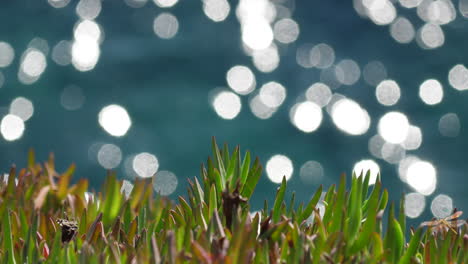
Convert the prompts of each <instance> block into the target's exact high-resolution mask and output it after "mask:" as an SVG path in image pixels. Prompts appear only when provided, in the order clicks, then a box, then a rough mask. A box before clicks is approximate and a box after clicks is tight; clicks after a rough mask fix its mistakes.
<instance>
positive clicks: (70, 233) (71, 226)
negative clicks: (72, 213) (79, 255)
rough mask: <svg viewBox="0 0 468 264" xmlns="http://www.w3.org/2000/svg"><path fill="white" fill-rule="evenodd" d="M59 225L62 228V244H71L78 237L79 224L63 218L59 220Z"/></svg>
mask: <svg viewBox="0 0 468 264" xmlns="http://www.w3.org/2000/svg"><path fill="white" fill-rule="evenodd" d="M57 223H58V224H59V225H60V226H61V227H62V242H63V243H67V242H70V241H71V240H72V239H73V238H74V237H75V235H76V231H77V230H78V223H77V222H76V221H70V220H68V219H62V218H59V219H57Z"/></svg>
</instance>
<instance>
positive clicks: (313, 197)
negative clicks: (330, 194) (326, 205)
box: [298, 185, 323, 224]
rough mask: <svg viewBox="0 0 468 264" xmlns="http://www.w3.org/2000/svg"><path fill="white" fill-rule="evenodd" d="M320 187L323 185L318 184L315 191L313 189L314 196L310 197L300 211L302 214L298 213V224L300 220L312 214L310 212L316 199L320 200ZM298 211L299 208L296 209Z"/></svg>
mask: <svg viewBox="0 0 468 264" xmlns="http://www.w3.org/2000/svg"><path fill="white" fill-rule="evenodd" d="M322 189H323V186H322V185H320V186H319V188H318V189H317V191H315V194H314V196H312V199H310V201H309V203H308V204H307V206H306V208H305V209H304V211H303V212H302V214H300V216H299V218H298V223H299V224H302V222H303V221H304V220H306V219H307V218H309V217H310V215H311V214H312V212H313V211H314V208H315V206H316V205H317V203H318V201H319V200H320V196H322ZM300 208H302V207H300ZM298 212H300V210H298Z"/></svg>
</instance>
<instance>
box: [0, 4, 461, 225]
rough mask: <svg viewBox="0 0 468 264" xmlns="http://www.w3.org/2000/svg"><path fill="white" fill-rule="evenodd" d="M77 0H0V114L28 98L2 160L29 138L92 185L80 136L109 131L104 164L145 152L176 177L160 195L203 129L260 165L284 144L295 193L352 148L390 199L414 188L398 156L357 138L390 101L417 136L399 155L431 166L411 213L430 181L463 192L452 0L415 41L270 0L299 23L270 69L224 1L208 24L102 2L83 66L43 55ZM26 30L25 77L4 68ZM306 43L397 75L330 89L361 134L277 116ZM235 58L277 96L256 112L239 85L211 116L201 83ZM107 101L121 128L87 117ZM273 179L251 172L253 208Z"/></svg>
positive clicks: (65, 33) (198, 12)
mask: <svg viewBox="0 0 468 264" xmlns="http://www.w3.org/2000/svg"><path fill="white" fill-rule="evenodd" d="M77 2H78V1H71V3H69V4H68V5H67V6H65V7H64V8H59V9H56V8H53V7H51V5H49V4H48V3H47V1H32V0H19V1H18V0H17V1H13V0H6V1H2V3H0V33H1V34H0V41H4V42H7V43H9V44H10V45H11V46H12V47H13V49H14V51H15V58H14V60H13V62H12V64H11V65H9V66H7V67H5V68H2V69H0V71H1V73H2V74H3V76H4V79H5V81H4V84H3V86H2V87H1V88H0V94H1V96H0V98H1V99H0V107H1V108H0V116H1V117H3V116H5V115H6V114H8V112H9V106H10V103H11V102H12V101H13V100H14V99H15V98H17V97H19V96H22V97H25V98H27V99H29V100H30V101H31V102H32V103H33V105H34V114H33V116H32V117H31V119H29V120H27V121H26V122H25V130H24V134H23V135H22V137H21V138H19V139H18V140H15V141H7V140H5V139H4V138H1V137H0V138H1V139H0V148H1V152H0V153H1V154H0V164H1V170H2V171H6V170H7V168H8V166H9V165H10V164H12V163H16V164H18V165H19V166H23V165H24V164H25V160H26V154H27V150H28V149H29V148H30V147H32V148H34V149H35V150H36V152H37V154H38V157H39V158H40V159H46V157H47V153H48V152H50V151H52V152H54V153H55V155H56V157H57V162H58V167H59V168H61V169H65V168H66V166H67V165H68V164H70V163H71V162H75V163H76V164H77V165H78V170H77V173H76V176H77V178H78V177H86V178H88V179H90V181H91V186H92V187H93V188H95V189H99V188H100V185H101V184H102V182H103V179H104V177H105V169H104V168H103V167H102V166H101V165H100V164H99V163H98V161H97V159H96V155H97V154H96V153H95V152H93V148H92V147H91V146H92V145H93V144H95V143H98V144H114V145H116V146H118V147H119V148H120V149H121V153H122V161H121V162H120V163H119V165H118V166H117V167H116V168H115V170H116V171H117V172H118V173H119V175H120V176H121V177H122V178H125V177H128V175H127V174H128V173H127V171H126V170H125V166H124V163H125V160H126V158H128V157H130V158H131V157H132V156H131V155H134V154H137V153H141V152H149V153H152V154H154V155H155V156H156V157H157V159H158V162H159V170H169V171H171V172H173V173H174V174H175V175H176V176H177V179H178V182H179V184H178V186H177V189H176V191H175V192H174V193H173V194H172V195H171V197H173V198H175V197H176V196H177V195H182V194H185V190H186V187H187V184H186V178H187V177H193V176H195V175H198V173H199V166H200V163H202V162H204V161H205V160H206V158H207V156H208V155H209V154H210V149H211V147H210V140H211V137H212V136H216V138H217V140H218V142H219V143H224V142H228V143H229V144H230V146H232V147H234V146H235V145H238V144H239V145H240V146H241V149H243V150H247V149H249V150H251V151H252V153H253V155H255V156H258V157H259V158H260V160H261V162H262V164H264V165H265V164H266V163H267V161H268V159H269V158H270V157H271V156H273V155H275V154H282V155H285V156H287V157H288V158H289V159H290V160H291V161H292V164H293V167H294V172H293V174H292V177H291V179H290V180H289V186H290V190H294V191H296V194H297V200H300V201H301V200H308V199H309V197H310V196H311V195H312V194H313V192H314V191H315V189H316V188H317V187H318V185H319V184H324V185H325V186H329V185H330V184H333V183H337V182H338V179H339V175H340V174H341V173H347V174H348V175H349V174H350V173H351V171H352V170H353V166H354V164H355V163H356V162H358V161H360V160H362V159H373V160H375V161H376V162H377V163H378V165H379V166H380V171H381V173H382V180H383V182H384V185H385V186H386V187H387V188H388V189H389V191H390V198H391V199H398V198H399V197H400V195H401V193H402V192H406V193H409V192H414V189H413V188H412V187H411V186H410V185H408V184H407V183H404V182H402V180H401V179H400V178H399V176H398V164H396V165H395V164H390V163H389V162H387V161H385V160H383V159H379V158H377V157H374V156H372V154H371V153H370V152H369V148H368V144H369V139H370V138H371V137H372V136H374V135H376V134H377V132H378V131H377V124H378V121H379V119H380V118H381V117H382V116H383V115H384V114H385V113H387V112H390V111H399V112H402V113H404V114H405V115H406V116H407V117H408V119H409V121H410V123H411V124H412V125H416V126H418V127H419V128H420V129H421V132H422V144H421V146H420V147H419V148H418V149H416V150H408V151H406V155H416V156H418V157H419V158H420V159H421V160H425V161H428V162H430V163H431V164H432V165H433V166H434V167H435V168H436V172H437V184H436V188H435V190H434V191H433V192H432V193H431V194H428V195H427V196H424V197H425V198H424V199H425V204H426V205H425V209H424V212H423V216H424V217H429V218H430V217H431V216H432V214H431V209H430V207H431V202H432V201H433V199H434V198H435V197H436V196H437V195H439V194H445V195H448V196H449V197H450V198H451V199H453V206H454V207H457V208H460V209H461V210H463V209H462V208H464V206H465V205H467V204H468V197H467V195H466V191H465V185H466V183H468V180H467V176H466V173H465V171H466V170H467V169H468V165H467V164H468V163H467V162H466V159H467V158H466V149H467V147H468V140H467V138H466V137H465V136H466V128H465V120H466V118H467V116H468V110H467V108H466V106H465V105H466V100H468V94H466V93H467V92H466V91H458V90H456V89H454V88H453V87H452V86H451V85H450V84H449V81H448V75H449V71H450V69H452V67H453V66H455V65H456V64H464V63H466V62H467V60H468V53H467V52H465V50H466V44H467V43H468V42H467V41H468V38H467V35H466V29H467V28H468V23H467V21H466V20H465V19H464V18H463V16H462V15H461V14H460V12H458V2H454V7H455V9H456V12H457V13H456V15H457V18H456V19H455V20H454V21H453V22H451V23H449V24H447V25H442V26H441V28H442V30H443V33H444V36H445V41H444V44H443V45H442V46H441V47H439V48H436V49H430V50H427V49H423V48H421V46H420V45H418V44H417V41H415V40H413V41H412V42H411V43H409V44H400V43H397V42H396V41H395V40H394V39H393V38H392V37H391V35H390V31H389V26H388V25H384V26H378V25H375V24H374V23H373V22H372V21H371V20H369V19H365V18H362V17H360V16H359V15H358V14H357V12H356V11H355V9H354V8H353V5H352V1H331V0H329V1H296V2H294V1H287V0H285V1H277V5H279V4H281V3H283V4H282V5H283V6H285V7H287V8H288V9H289V10H290V11H291V13H292V16H291V17H292V18H293V19H294V20H295V21H296V22H297V23H298V25H299V28H300V34H299V37H298V39H297V40H296V41H295V42H292V43H290V44H282V43H278V42H277V41H276V42H275V43H276V44H277V47H278V52H279V55H280V61H279V66H278V67H277V68H276V69H275V70H274V71H272V72H270V73H264V72H261V71H260V70H258V69H257V68H256V66H255V65H254V64H253V62H252V58H251V57H250V56H248V55H246V53H245V52H244V50H243V48H242V39H241V28H240V25H239V21H238V19H237V18H236V15H235V8H236V6H237V4H238V1H230V2H229V3H230V7H231V11H230V13H229V15H228V17H227V18H226V20H224V21H223V22H220V23H214V22H213V21H212V20H210V19H208V18H207V16H206V15H205V14H204V12H203V9H202V2H201V1H188V0H180V1H179V2H178V3H177V4H175V5H174V6H173V7H171V8H167V9H163V8H160V7H158V6H156V5H155V4H154V3H153V2H151V1H149V2H147V3H146V5H144V6H143V7H141V8H132V7H130V6H128V5H127V4H125V2H124V1H117V0H108V1H103V2H102V10H101V12H100V13H99V15H98V16H97V17H96V18H95V21H96V23H98V24H99V25H100V26H101V29H102V31H103V32H104V34H103V41H102V43H101V44H99V47H100V56H99V59H98V61H97V64H96V65H95V67H94V68H93V69H92V70H90V71H85V72H82V71H79V70H77V69H76V67H74V66H73V65H66V66H61V65H59V64H57V63H56V62H55V61H54V59H53V57H52V53H53V48H54V47H55V45H56V44H57V43H58V42H59V41H61V40H68V41H71V42H73V38H74V36H73V32H74V25H75V24H76V23H77V22H78V21H79V20H80V18H79V17H78V15H77V14H76V11H75V10H76V6H77ZM394 5H395V7H396V10H397V14H398V15H399V16H405V17H407V18H408V19H409V20H410V21H411V22H412V23H413V25H414V27H415V28H416V30H417V29H419V28H420V27H421V26H423V25H424V23H425V22H424V21H423V20H421V18H419V17H418V16H417V15H416V11H415V10H414V9H411V10H409V9H405V8H403V7H401V6H400V5H399V4H398V3H395V4H394ZM162 12H170V13H171V14H173V15H174V16H175V17H176V18H177V19H178V23H179V29H178V31H177V34H176V35H175V36H174V37H173V38H171V39H162V38H160V37H158V36H157V35H155V32H154V31H153V21H154V19H155V17H156V16H158V15H159V14H161V13H162ZM38 37H39V38H42V39H43V40H45V41H46V43H47V44H48V46H49V52H48V53H46V52H45V51H44V54H45V55H46V61H47V67H46V68H45V70H44V72H43V73H42V74H41V75H40V78H39V79H38V80H37V81H35V82H33V83H32V84H25V83H24V82H22V81H21V80H20V79H19V78H18V70H19V68H20V65H21V63H22V58H21V57H22V54H23V53H24V52H25V51H26V50H27V48H28V43H30V41H31V40H33V39H34V38H38ZM308 43H310V44H313V45H315V44H318V43H327V44H328V45H330V46H331V47H332V48H333V49H334V52H335V56H336V59H335V63H336V62H339V61H340V60H342V59H352V60H354V61H355V62H356V63H357V64H358V65H359V67H360V69H361V72H362V71H363V69H364V67H365V65H366V64H367V63H368V62H370V61H375V60H378V61H380V62H382V63H383V64H384V65H385V68H386V71H387V78H389V79H393V80H395V81H397V82H398V84H399V86H400V88H401V98H400V100H399V101H398V103H397V104H395V105H393V106H384V105H382V104H380V103H379V102H378V101H377V99H376V96H375V85H369V84H368V83H366V82H365V81H364V78H363V77H362V76H360V78H359V80H358V81H357V82H356V83H355V84H353V85H348V86H347V85H342V86H340V87H338V88H336V89H334V90H333V93H339V94H342V95H345V96H346V97H348V98H350V99H352V100H354V101H355V102H357V103H359V104H360V105H361V106H362V107H363V108H365V109H366V110H367V112H368V113H369V116H370V119H371V123H370V127H369V129H368V130H367V131H366V133H364V134H363V135H358V136H350V135H348V134H346V133H344V132H342V131H341V130H339V129H337V127H336V126H335V124H334V122H333V121H332V118H331V116H330V115H329V114H328V113H327V112H326V111H323V120H322V122H321V125H320V127H319V128H318V129H317V130H315V131H314V132H312V133H304V132H302V131H300V130H299V129H297V128H296V127H295V126H294V125H293V124H292V123H291V121H290V117H289V111H290V109H291V107H292V106H293V105H294V104H295V103H297V102H298V101H301V100H303V99H304V92H305V90H306V89H307V88H308V87H309V86H310V85H311V84H313V83H315V82H319V81H320V76H321V70H320V69H317V68H303V67H301V66H300V65H299V64H298V62H297V61H296V52H297V50H298V48H299V47H301V46H302V45H304V44H308ZM0 55H1V54H0ZM235 65H245V66H247V67H249V68H250V69H251V70H252V71H253V73H254V74H255V78H256V84H257V85H256V91H258V90H259V88H260V87H261V86H262V85H263V84H264V83H267V82H269V81H277V82H279V83H281V84H282V85H283V86H284V87H286V91H287V97H286V100H285V101H284V103H283V104H282V105H281V106H280V107H279V108H278V110H277V111H276V112H275V113H274V114H273V116H272V117H271V118H268V119H266V120H262V119H259V118H257V117H256V116H255V115H254V114H253V113H252V112H251V110H250V109H249V98H251V97H252V95H250V96H249V95H248V96H241V103H242V109H241V111H240V113H239V114H238V115H237V116H236V117H235V118H234V119H233V120H225V119H222V118H221V117H220V116H219V115H217V113H216V111H215V110H214V109H213V107H212V105H211V104H212V102H211V101H210V100H211V99H210V94H212V91H213V90H214V89H215V88H217V87H228V86H227V82H226V72H227V71H228V70H229V69H230V68H231V67H233V66H235ZM432 78H433V79H437V80H438V81H439V82H440V83H441V84H442V86H443V95H444V96H443V99H442V101H441V103H439V104H436V105H433V106H430V105H427V104H425V103H423V101H422V100H421V99H420V97H419V86H420V84H421V83H422V82H424V81H425V80H427V79H432ZM332 84H333V83H330V85H332ZM69 85H76V86H78V87H80V88H81V89H82V93H83V95H84V97H85V101H84V103H83V105H82V106H81V108H79V109H77V110H74V111H68V110H66V109H64V107H63V105H62V104H61V101H60V98H61V95H62V93H63V90H64V88H65V87H67V86H69ZM225 89H229V88H225ZM254 94H255V92H254ZM110 104H118V105H121V106H122V107H124V108H125V109H126V110H127V112H128V114H129V116H130V118H131V121H132V125H131V127H130V129H129V130H128V132H127V133H126V134H125V135H124V136H122V137H113V136H111V135H110V134H108V133H107V132H106V131H105V130H104V129H103V128H102V127H101V126H100V125H99V122H98V113H99V111H101V109H102V108H103V107H105V106H107V105H110ZM447 113H455V114H457V115H458V117H459V120H460V123H461V128H460V131H459V133H458V134H457V136H456V137H444V136H443V135H442V134H441V132H440V131H439V129H438V124H439V120H440V118H441V117H442V116H443V115H445V114H447ZM97 146H99V145H97ZM308 160H314V161H317V162H319V163H320V164H321V166H322V167H323V171H324V176H323V178H321V179H320V180H318V181H315V182H313V183H307V182H304V181H303V180H301V177H300V176H299V172H300V168H301V166H302V164H304V163H305V162H306V161H308ZM276 187H277V184H275V183H273V182H271V181H270V180H269V179H268V178H267V176H266V175H265V174H264V175H263V177H262V179H261V182H260V184H259V186H258V189H257V192H256V193H255V195H254V198H255V200H254V202H253V205H254V207H255V209H258V208H260V207H261V205H262V203H263V200H264V199H268V200H269V201H272V199H273V196H274V193H275V189H276Z"/></svg>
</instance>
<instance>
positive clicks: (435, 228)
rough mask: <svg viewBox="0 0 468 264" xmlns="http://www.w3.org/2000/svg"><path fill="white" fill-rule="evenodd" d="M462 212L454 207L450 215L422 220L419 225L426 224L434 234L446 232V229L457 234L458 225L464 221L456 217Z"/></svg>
mask: <svg viewBox="0 0 468 264" xmlns="http://www.w3.org/2000/svg"><path fill="white" fill-rule="evenodd" d="M462 214H463V212H462V211H457V209H456V208H455V209H454V210H453V214H452V215H449V216H447V217H445V218H441V219H435V220H431V221H425V222H422V223H421V226H428V227H429V228H431V230H432V232H433V233H434V234H437V233H442V232H448V230H451V231H452V232H454V233H455V234H457V230H458V227H460V226H462V225H464V224H465V223H466V221H465V220H460V219H458V218H459V217H460V216H461V215H462Z"/></svg>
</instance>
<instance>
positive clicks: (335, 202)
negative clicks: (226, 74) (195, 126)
mask: <svg viewBox="0 0 468 264" xmlns="http://www.w3.org/2000/svg"><path fill="white" fill-rule="evenodd" d="M212 148H213V156H212V157H210V158H208V161H207V163H206V166H205V165H202V166H201V170H200V176H199V177H195V178H193V179H191V180H189V187H188V190H187V195H186V196H184V197H182V196H180V197H179V198H178V199H177V201H171V200H169V199H167V198H165V197H161V196H160V195H158V194H157V193H153V188H152V187H153V185H152V179H151V178H150V179H135V182H134V185H133V189H132V191H131V193H130V195H128V196H126V195H125V194H123V193H122V192H121V186H122V181H119V180H118V179H117V176H116V175H115V174H114V173H112V172H109V174H108V176H107V180H106V182H105V184H104V187H103V189H102V192H99V193H94V194H93V195H92V196H93V197H94V198H93V199H90V198H89V197H88V196H89V195H88V193H87V189H88V182H87V180H85V179H80V180H79V181H78V182H77V183H76V184H73V185H71V186H70V183H71V177H72V175H73V173H74V169H75V167H74V165H72V166H70V168H69V169H68V170H67V171H66V172H64V173H62V174H60V173H57V172H56V171H55V165H54V157H53V156H52V155H51V156H50V158H49V160H48V161H47V162H45V163H43V164H39V163H36V161H35V157H34V153H33V152H32V151H31V152H30V153H29V158H28V166H27V168H24V169H21V170H17V169H16V168H15V167H12V168H11V169H10V173H9V174H8V177H6V179H7V180H6V181H0V215H1V216H2V221H1V224H0V245H2V246H1V247H0V262H1V263H9V264H11V263H399V264H405V263H435V264H444V263H468V234H467V230H468V225H467V224H466V222H465V223H464V224H463V225H462V226H459V227H456V228H438V229H437V232H433V231H434V230H435V229H434V228H433V227H432V228H430V231H427V230H426V228H424V227H422V226H420V227H418V228H417V229H413V228H409V235H408V238H409V240H408V241H406V237H407V236H406V234H405V233H406V230H407V229H408V228H407V227H406V218H405V214H404V206H403V205H404V202H403V200H401V201H400V203H399V208H398V212H396V210H397V209H396V208H395V207H396V206H395V205H394V203H391V204H390V207H389V209H388V210H387V203H388V192H387V190H385V189H382V184H381V182H380V177H379V178H378V179H377V182H376V183H375V184H373V185H370V184H369V179H370V174H369V172H368V173H366V174H365V175H358V176H356V175H352V176H351V177H350V178H347V177H346V176H345V175H342V177H341V179H340V182H339V184H338V185H332V186H330V187H329V188H328V189H327V190H326V191H325V192H324V191H323V188H322V186H320V187H319V188H318V190H317V191H316V192H315V193H314V194H313V195H312V196H311V197H312V198H311V199H310V201H308V202H306V203H300V204H299V205H296V202H295V196H294V193H293V194H292V196H291V197H290V198H288V199H286V188H287V182H286V179H285V178H283V181H282V182H281V184H280V186H279V187H278V189H277V191H276V196H275V200H274V203H273V205H272V206H271V207H270V206H269V205H268V203H267V202H265V204H264V208H263V209H262V210H260V211H259V212H257V213H251V209H250V205H249V200H250V198H251V196H252V194H253V192H254V190H255V186H256V184H257V183H258V181H259V179H260V176H261V173H262V166H261V165H260V162H259V160H258V159H255V160H254V161H253V162H252V160H251V155H250V153H249V152H246V153H245V154H244V155H242V153H241V150H240V148H239V147H236V148H235V149H234V150H233V151H232V152H230V151H229V149H228V146H227V145H226V144H225V145H224V146H223V147H222V148H221V149H220V148H219V147H218V145H217V144H216V142H215V140H214V138H213V144H212ZM348 181H350V183H349V185H348V186H347V182H348ZM87 197H88V198H87ZM320 206H321V207H323V208H324V210H323V211H322V212H320V211H319V207H320ZM386 210H387V212H385V211H386ZM458 214H459V213H458ZM384 215H386V217H384ZM383 222H386V228H385V229H384V228H383ZM439 223H440V224H442V223H443V222H442V221H440V222H437V224H439Z"/></svg>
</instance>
